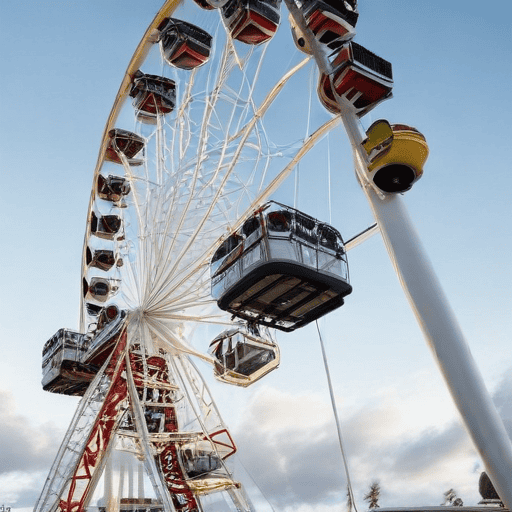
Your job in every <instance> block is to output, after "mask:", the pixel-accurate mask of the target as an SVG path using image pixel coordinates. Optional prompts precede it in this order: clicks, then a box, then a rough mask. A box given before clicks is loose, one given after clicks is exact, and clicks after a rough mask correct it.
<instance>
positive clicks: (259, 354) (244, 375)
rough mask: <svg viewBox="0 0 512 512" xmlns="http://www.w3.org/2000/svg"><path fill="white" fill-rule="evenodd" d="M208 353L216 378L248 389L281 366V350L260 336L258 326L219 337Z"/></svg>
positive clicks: (235, 330)
mask: <svg viewBox="0 0 512 512" xmlns="http://www.w3.org/2000/svg"><path fill="white" fill-rule="evenodd" d="M208 353H209V354H210V355H211V356H212V357H213V358H214V359H215V363H214V367H213V375H214V376H215V378H216V379H218V380H220V381H222V382H226V383H228V384H235V385H237V386H242V387H247V386H250V385H251V384H252V383H254V382H256V381H258V380H259V379H261V378H262V377H264V376H265V375H266V374H267V373H269V372H271V371H272V370H275V369H276V368H277V367H278V366H279V362H280V355H279V347H278V346H277V344H276V343H274V342H272V341H271V340H270V336H269V337H268V338H264V337H263V336H261V335H260V333H259V331H258V329H257V327H256V326H252V327H249V326H243V325H240V326H238V327H237V328H235V329H229V330H227V331H224V332H222V333H221V334H219V335H218V336H217V337H216V338H215V339H214V340H213V341H212V342H211V343H210V347H209V349H208Z"/></svg>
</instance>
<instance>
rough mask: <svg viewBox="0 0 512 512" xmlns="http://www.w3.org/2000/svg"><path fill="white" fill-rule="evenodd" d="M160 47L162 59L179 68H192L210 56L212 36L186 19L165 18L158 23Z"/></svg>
mask: <svg viewBox="0 0 512 512" xmlns="http://www.w3.org/2000/svg"><path fill="white" fill-rule="evenodd" d="M160 34H161V35H160V48H161V50H162V54H163V56H164V59H165V60H166V61H167V62H168V63H169V64H170V65H172V66H176V67H177V68H180V69H194V68H196V67H198V66H201V65H203V64H204V63H205V62H206V61H207V60H208V59H209V57H210V49H211V46H212V36H211V35H210V34H208V32H206V31H205V30H203V29H201V28H199V27H196V26H195V25H192V24H191V23H187V22H186V21H182V20H176V19H173V18H167V19H166V20H165V21H164V22H163V23H162V24H161V25H160Z"/></svg>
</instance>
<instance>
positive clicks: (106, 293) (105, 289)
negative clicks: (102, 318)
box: [82, 277, 120, 302]
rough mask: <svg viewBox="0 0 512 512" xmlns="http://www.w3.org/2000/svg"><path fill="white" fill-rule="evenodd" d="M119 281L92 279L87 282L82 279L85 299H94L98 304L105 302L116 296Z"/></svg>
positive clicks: (100, 278) (101, 278)
mask: <svg viewBox="0 0 512 512" xmlns="http://www.w3.org/2000/svg"><path fill="white" fill-rule="evenodd" d="M119 283H120V281H119V279H106V278H103V277H93V278H92V279H91V280H90V281H89V282H87V280H86V279H85V278H83V290H82V291H83V294H84V298H86V299H94V300H97V301H98V302H105V301H106V300H107V299H109V298H110V297H112V295H114V294H116V293H117V291H118V289H119Z"/></svg>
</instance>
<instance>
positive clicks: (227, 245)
mask: <svg viewBox="0 0 512 512" xmlns="http://www.w3.org/2000/svg"><path fill="white" fill-rule="evenodd" d="M240 241H241V238H240V237H239V236H238V235H237V234H236V233H235V234H233V235H231V236H230V237H229V238H227V239H226V240H224V242H223V243H222V244H221V246H220V247H219V248H218V249H217V251H216V252H215V254H214V255H213V258H212V263H215V262H216V261H219V260H220V259H221V258H224V256H227V255H228V254H230V253H231V251H233V249H234V248H235V247H236V246H237V245H238V244H239V243H240Z"/></svg>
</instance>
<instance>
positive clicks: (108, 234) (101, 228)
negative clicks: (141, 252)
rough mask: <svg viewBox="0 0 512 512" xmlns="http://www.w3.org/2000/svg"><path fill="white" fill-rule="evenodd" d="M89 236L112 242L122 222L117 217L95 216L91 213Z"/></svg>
mask: <svg viewBox="0 0 512 512" xmlns="http://www.w3.org/2000/svg"><path fill="white" fill-rule="evenodd" d="M90 226H91V234H92V235H95V236H97V237H99V238H105V239H107V240H114V238H116V235H118V234H119V232H120V231H121V226H122V221H121V217H119V215H100V216H98V215H96V213H95V212H94V211H93V212H92V213H91V224H90Z"/></svg>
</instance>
